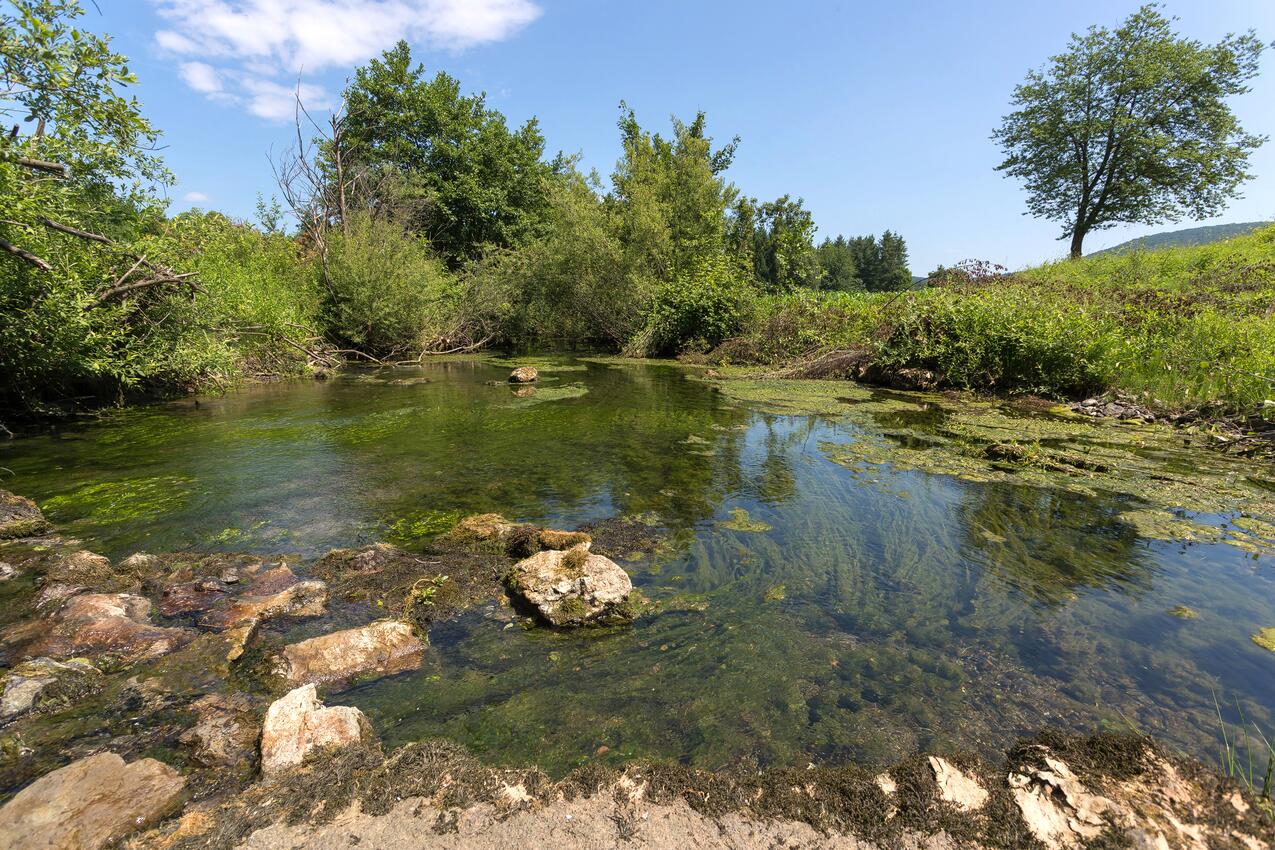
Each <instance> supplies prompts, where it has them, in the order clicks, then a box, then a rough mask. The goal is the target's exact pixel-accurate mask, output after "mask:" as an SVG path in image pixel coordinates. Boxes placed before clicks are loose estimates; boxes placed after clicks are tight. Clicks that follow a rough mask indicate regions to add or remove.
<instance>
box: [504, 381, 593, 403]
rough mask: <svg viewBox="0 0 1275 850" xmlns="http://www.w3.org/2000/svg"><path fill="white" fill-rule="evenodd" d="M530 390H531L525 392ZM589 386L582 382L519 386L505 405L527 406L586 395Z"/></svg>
mask: <svg viewBox="0 0 1275 850" xmlns="http://www.w3.org/2000/svg"><path fill="white" fill-rule="evenodd" d="M526 390H532V392H526ZM588 392H589V388H588V387H587V386H585V385H584V384H565V385H563V386H560V387H540V386H537V387H526V386H523V387H520V388H515V389H514V391H513V393H512V394H511V396H510V398H509V399H507V400H506V401H505V406H507V407H529V406H531V405H535V404H543V403H545V402H551V401H564V400H566V399H572V398H580V397H581V396H583V395H587V394H588Z"/></svg>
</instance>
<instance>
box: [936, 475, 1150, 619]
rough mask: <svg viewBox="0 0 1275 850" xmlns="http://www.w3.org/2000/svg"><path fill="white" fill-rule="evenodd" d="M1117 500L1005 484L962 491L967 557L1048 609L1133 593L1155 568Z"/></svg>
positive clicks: (1147, 583)
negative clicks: (1099, 595)
mask: <svg viewBox="0 0 1275 850" xmlns="http://www.w3.org/2000/svg"><path fill="white" fill-rule="evenodd" d="M1121 508H1122V506H1121V505H1119V504H1117V503H1116V502H1115V501H1114V500H1111V499H1103V498H1095V497H1092V496H1082V495H1079V494H1076V493H1068V492H1066V491H1062V490H1050V489H1046V488H1043V487H1026V486H1014V485H1007V484H980V485H977V486H969V487H966V488H964V494H963V496H962V498H961V502H960V506H959V507H958V508H957V510H956V514H957V516H958V517H959V521H960V526H961V529H962V547H961V548H962V555H964V556H965V557H966V558H968V559H969V560H971V561H973V562H974V563H977V564H981V565H982V566H983V567H985V568H986V569H987V570H988V571H989V572H990V573H991V574H993V575H995V576H997V577H999V578H1000V579H1001V580H1003V581H1005V582H1006V583H1008V584H1009V585H1010V586H1012V587H1014V588H1015V589H1016V590H1018V591H1019V592H1020V593H1022V594H1024V595H1026V596H1028V597H1030V598H1031V599H1033V600H1035V601H1037V602H1042V603H1044V604H1046V605H1058V604H1062V603H1065V602H1067V601H1069V600H1071V599H1074V598H1075V595H1076V592H1077V591H1078V590H1080V589H1083V588H1093V589H1098V590H1112V591H1118V592H1121V593H1131V592H1135V591H1137V590H1139V589H1146V588H1149V586H1150V576H1151V569H1152V567H1151V565H1150V564H1149V563H1148V561H1147V559H1146V556H1145V553H1144V551H1143V550H1142V549H1141V548H1140V547H1139V545H1138V544H1139V538H1138V535H1137V533H1136V531H1135V530H1134V529H1132V528H1131V527H1130V526H1129V525H1128V524H1127V523H1125V522H1122V521H1121V519H1120V515H1119V511H1120V509H1121Z"/></svg>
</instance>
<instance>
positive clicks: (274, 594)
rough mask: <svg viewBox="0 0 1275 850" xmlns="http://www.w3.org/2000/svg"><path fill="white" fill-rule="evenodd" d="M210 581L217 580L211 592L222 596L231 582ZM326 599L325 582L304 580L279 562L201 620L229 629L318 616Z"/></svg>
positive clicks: (326, 587)
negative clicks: (267, 621) (282, 619)
mask: <svg viewBox="0 0 1275 850" xmlns="http://www.w3.org/2000/svg"><path fill="white" fill-rule="evenodd" d="M205 581H206V582H207V581H210V580H205ZM211 581H214V583H215V588H214V589H213V591H212V592H215V593H218V594H221V595H223V596H224V595H225V594H226V593H227V592H228V588H229V587H230V585H229V584H227V583H226V582H224V581H223V580H222V579H220V578H219V579H216V580H211ZM196 592H198V591H196ZM327 601H328V586H327V585H326V584H324V583H323V582H321V581H301V580H300V579H298V578H297V576H296V574H295V573H293V572H292V570H291V569H290V568H289V567H288V566H287V565H280V566H278V567H275V568H274V569H271V570H267V571H265V572H263V573H259V574H258V575H256V576H255V577H254V578H253V580H252V583H251V585H249V586H248V587H247V588H246V590H245V591H244V592H243V593H241V594H240V595H237V596H234V597H226V598H225V602H224V604H218V605H215V606H214V607H213V608H211V609H210V610H209V611H208V613H207V614H206V615H204V617H203V620H202V623H203V625H205V626H208V627H210V628H215V629H227V628H234V627H236V626H241V625H245V624H247V623H260V622H262V621H264V620H268V619H271V618H273V617H283V616H287V617H315V616H318V615H320V614H323V613H324V610H325V606H326V604H327Z"/></svg>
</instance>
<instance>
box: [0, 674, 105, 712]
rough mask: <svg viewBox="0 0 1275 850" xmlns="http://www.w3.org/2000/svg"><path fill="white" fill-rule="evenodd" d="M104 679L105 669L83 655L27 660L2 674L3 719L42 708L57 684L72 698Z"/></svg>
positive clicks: (58, 687)
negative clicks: (100, 670)
mask: <svg viewBox="0 0 1275 850" xmlns="http://www.w3.org/2000/svg"><path fill="white" fill-rule="evenodd" d="M101 679H102V674H101V672H99V671H98V669H97V668H96V667H94V666H93V665H92V664H90V663H89V662H88V661H86V660H84V659H83V658H72V659H70V660H68V661H55V660H54V659H52V658H33V659H31V660H30V661H26V662H23V663H22V664H19V665H18V666H16V667H14V668H13V669H12V670H10V671H9V672H8V673H6V674H5V675H4V677H3V678H0V723H7V722H8V721H10V720H13V719H14V718H16V717H18V716H20V715H23V714H26V713H27V712H28V711H31V710H33V709H37V708H39V707H40V703H41V702H42V701H43V700H45V699H47V697H48V696H49V693H50V690H49V689H50V688H52V687H53V686H55V685H56V686H57V688H56V689H55V690H56V691H58V692H60V693H61V694H63V695H65V696H66V697H68V698H70V697H72V696H73V695H75V694H84V693H87V692H89V691H92V690H94V689H95V688H96V687H97V686H98V685H99V684H100V683H101Z"/></svg>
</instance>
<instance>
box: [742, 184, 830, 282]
mask: <svg viewBox="0 0 1275 850" xmlns="http://www.w3.org/2000/svg"><path fill="white" fill-rule="evenodd" d="M814 237H815V220H814V218H813V216H811V214H810V211H809V210H807V209H806V208H805V207H804V206H803V205H802V200H801V199H800V198H798V199H797V200H793V199H792V198H791V197H789V196H788V195H784V196H782V197H780V198H777V199H775V200H773V201H769V202H767V203H764V204H762V205H760V206H759V207H757V228H756V231H755V235H754V239H755V246H754V262H755V264H756V265H755V268H756V274H757V279H758V280H760V281H762V282H764V283H765V284H766V286H767V287H768V288H770V289H772V290H774V291H776V292H791V291H793V290H795V289H797V288H798V287H813V286H816V285H818V283H819V276H820V275H819V271H820V270H819V258H818V256H817V255H816V254H815V244H814Z"/></svg>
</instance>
